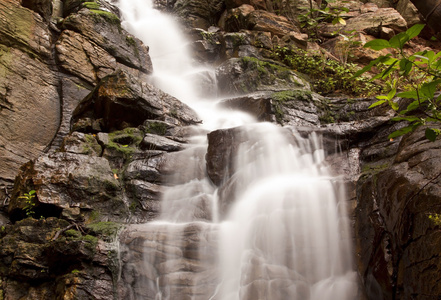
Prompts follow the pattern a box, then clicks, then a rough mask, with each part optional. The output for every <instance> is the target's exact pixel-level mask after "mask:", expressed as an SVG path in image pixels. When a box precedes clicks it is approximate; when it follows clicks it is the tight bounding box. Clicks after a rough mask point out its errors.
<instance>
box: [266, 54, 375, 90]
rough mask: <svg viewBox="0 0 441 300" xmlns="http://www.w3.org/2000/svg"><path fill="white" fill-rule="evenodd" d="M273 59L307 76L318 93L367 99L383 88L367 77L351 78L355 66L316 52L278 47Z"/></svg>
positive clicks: (355, 68)
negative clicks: (342, 94)
mask: <svg viewBox="0 0 441 300" xmlns="http://www.w3.org/2000/svg"><path fill="white" fill-rule="evenodd" d="M273 58H274V59H277V60H280V61H281V62H283V63H284V64H286V65H287V66H288V67H290V68H292V69H294V70H296V71H298V72H301V73H303V74H306V75H308V77H309V78H310V79H311V82H312V86H313V87H314V89H315V91H317V92H318V93H320V94H329V93H333V92H335V91H339V92H340V93H344V94H348V95H357V96H368V95H372V94H374V93H376V92H379V91H380V90H381V89H382V88H381V87H380V86H378V85H376V84H374V83H372V82H371V81H370V80H369V79H368V78H365V77H357V78H353V75H354V74H355V72H356V71H357V68H358V66H357V65H355V64H349V63H348V64H343V63H341V62H339V61H336V60H332V59H328V57H327V56H326V55H324V54H323V53H321V52H319V51H314V52H313V51H309V52H308V51H304V50H301V49H290V48H287V47H277V48H276V49H275V50H274V53H273Z"/></svg>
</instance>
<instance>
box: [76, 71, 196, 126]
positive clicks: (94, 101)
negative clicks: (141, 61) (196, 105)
mask: <svg viewBox="0 0 441 300" xmlns="http://www.w3.org/2000/svg"><path fill="white" fill-rule="evenodd" d="M85 118H92V119H95V120H98V119H102V123H103V130H104V131H109V130H114V129H123V128H124V127H130V126H132V127H135V126H138V125H141V124H143V122H144V121H145V120H146V119H157V120H162V121H166V120H167V121H170V120H173V121H174V122H175V123H176V124H182V125H186V124H194V123H196V122H198V119H197V116H196V114H195V113H194V112H193V110H192V109H190V108H189V107H188V106H187V105H185V104H183V103H182V102H180V101H179V100H177V99H176V98H174V97H172V96H170V95H168V94H166V93H164V92H163V91H161V90H159V89H158V88H155V87H154V86H152V85H150V84H148V83H146V82H143V81H140V80H138V79H137V78H135V77H133V76H132V75H130V74H128V73H125V72H123V71H121V70H120V71H118V72H116V73H115V74H112V75H109V76H107V77H105V78H103V79H102V80H101V81H100V83H99V84H98V85H97V87H96V88H95V89H94V90H93V92H92V93H90V94H89V95H88V96H87V97H86V98H85V99H84V100H83V101H81V103H80V104H79V105H78V107H77V108H76V109H75V111H74V112H73V123H72V124H75V123H77V122H78V121H80V120H82V119H83V120H84V119H85Z"/></svg>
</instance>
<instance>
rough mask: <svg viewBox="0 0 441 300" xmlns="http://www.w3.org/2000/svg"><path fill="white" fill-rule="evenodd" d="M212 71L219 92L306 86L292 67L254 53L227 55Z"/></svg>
mask: <svg viewBox="0 0 441 300" xmlns="http://www.w3.org/2000/svg"><path fill="white" fill-rule="evenodd" d="M216 75H217V80H218V85H219V90H220V91H221V94H222V95H243V94H247V93H252V92H256V91H273V92H275V91H281V90H288V89H309V88H310V87H309V83H308V82H307V81H306V80H305V79H303V77H302V76H301V75H300V74H298V73H296V72H295V71H293V70H290V69H288V68H286V67H284V66H282V65H279V64H277V63H276V62H275V61H270V60H260V59H257V58H254V57H242V58H231V59H229V60H227V61H226V62H224V63H223V64H222V65H220V66H219V67H218V68H217V69H216Z"/></svg>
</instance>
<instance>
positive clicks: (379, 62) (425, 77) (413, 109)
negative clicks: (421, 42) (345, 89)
mask: <svg viewBox="0 0 441 300" xmlns="http://www.w3.org/2000/svg"><path fill="white" fill-rule="evenodd" d="M423 28H424V25H422V24H417V25H414V26H412V27H411V28H410V29H408V30H407V31H406V32H401V33H399V34H397V35H395V36H394V37H392V38H391V39H390V40H388V41H387V40H384V39H376V40H373V41H370V42H368V43H366V44H365V47H367V48H371V49H373V50H377V51H379V50H382V49H386V48H387V49H391V50H392V51H394V52H395V53H396V55H391V54H387V55H383V56H380V57H378V58H377V59H375V60H373V61H371V62H370V63H369V64H368V65H367V66H365V67H364V68H363V69H361V70H360V71H358V72H357V73H356V74H355V75H354V76H355V77H354V78H357V76H359V75H361V74H363V73H365V72H367V71H370V70H371V69H372V68H373V67H374V66H376V67H378V66H379V67H380V71H379V72H378V73H377V74H376V75H375V76H374V77H373V78H372V80H375V79H382V80H385V81H387V82H388V83H389V85H390V91H389V92H388V94H387V95H380V96H377V99H378V101H377V102H375V103H373V104H372V105H371V106H370V107H371V108H373V107H376V106H379V105H382V104H385V103H386V104H388V105H389V106H390V107H391V108H392V109H393V110H394V111H396V113H397V116H396V117H394V118H393V119H392V120H393V121H406V122H407V123H408V125H407V126H406V127H404V128H401V129H400V130H397V131H395V132H393V133H392V134H390V135H389V138H390V139H393V138H396V137H399V136H401V135H404V134H406V133H409V132H412V131H414V130H415V129H416V128H418V127H419V126H421V125H426V124H427V123H430V122H436V123H439V122H441V113H440V111H439V106H440V104H441V102H440V101H441V96H440V95H436V92H437V91H438V90H439V88H440V86H441V59H440V58H441V52H437V53H435V52H434V51H431V50H424V51H420V52H416V53H414V54H411V55H408V54H406V53H405V52H404V50H403V49H404V47H405V45H406V44H407V43H408V42H409V41H410V40H411V39H412V38H414V37H416V36H417V35H418V34H419V33H420V32H421V30H422V29H423ZM397 86H398V87H400V88H401V89H402V90H400V91H398V88H397ZM395 97H401V98H402V99H401V100H402V101H403V99H410V103H408V104H406V108H404V109H401V110H400V105H399V103H397V102H396V101H395ZM440 133H441V132H440V130H439V129H437V128H427V129H426V138H427V139H429V140H430V141H435V139H436V138H437V136H438V135H440Z"/></svg>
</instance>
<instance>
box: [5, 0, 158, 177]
mask: <svg viewBox="0 0 441 300" xmlns="http://www.w3.org/2000/svg"><path fill="white" fill-rule="evenodd" d="M26 7H28V8H30V9H32V10H30V9H28V8H26ZM76 7H77V10H76V12H75V10H72V11H70V12H68V11H67V10H66V11H65V13H66V17H67V18H66V19H65V20H64V22H63V23H61V24H59V28H56V27H55V25H53V23H50V22H49V21H50V18H49V16H50V14H49V13H50V12H52V3H51V1H23V6H20V4H19V3H18V2H17V1H10V0H8V1H3V2H2V3H1V4H0V22H1V23H0V24H1V29H0V37H1V38H0V40H1V43H0V53H1V56H0V68H1V69H0V70H1V74H2V78H3V80H2V81H1V83H0V114H1V115H2V117H1V118H0V127H1V128H7V130H2V131H1V133H0V153H1V155H0V157H1V158H0V166H1V167H0V174H1V175H0V177H1V178H0V181H1V183H0V184H1V185H2V186H5V185H10V184H11V182H12V181H13V179H14V177H15V174H16V172H17V170H18V168H19V166H20V165H22V164H23V163H25V162H26V161H28V160H29V159H34V158H36V157H38V156H39V155H41V154H42V153H43V152H44V151H45V150H46V149H47V148H49V147H50V146H51V143H52V142H53V141H54V143H55V145H58V146H59V145H60V143H61V139H62V137H63V136H65V135H66V134H67V133H68V131H69V121H70V115H71V112H72V109H73V108H74V107H75V106H76V105H77V104H78V102H79V101H80V100H81V99H82V97H84V96H85V95H86V94H88V93H89V91H90V90H91V89H92V86H93V85H95V84H97V83H98V81H99V80H100V79H101V78H103V77H104V76H106V75H108V74H110V73H112V72H114V71H115V70H116V68H123V69H125V70H127V71H129V72H138V73H145V74H148V73H151V71H152V65H151V62H150V57H149V55H148V48H147V47H146V46H144V45H143V44H142V43H141V42H140V41H139V40H138V39H136V38H134V37H133V36H131V35H130V34H129V33H127V32H126V31H125V30H124V29H122V28H121V25H120V21H119V19H118V17H117V16H116V15H114V14H113V13H111V12H108V11H104V10H100V6H99V4H98V3H97V4H96V5H95V7H94V9H88V8H86V7H85V6H84V5H82V4H81V3H77V6H76ZM81 7H83V8H82V9H81V10H79V9H80V8H81ZM65 8H66V9H68V8H69V4H68V3H66V5H65ZM33 10H35V11H33ZM42 16H43V17H42ZM115 45H117V46H115ZM54 46H55V51H53V48H54ZM55 62H57V64H56V63H55ZM29 91H33V92H32V93H29ZM57 133H58V136H57Z"/></svg>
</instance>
